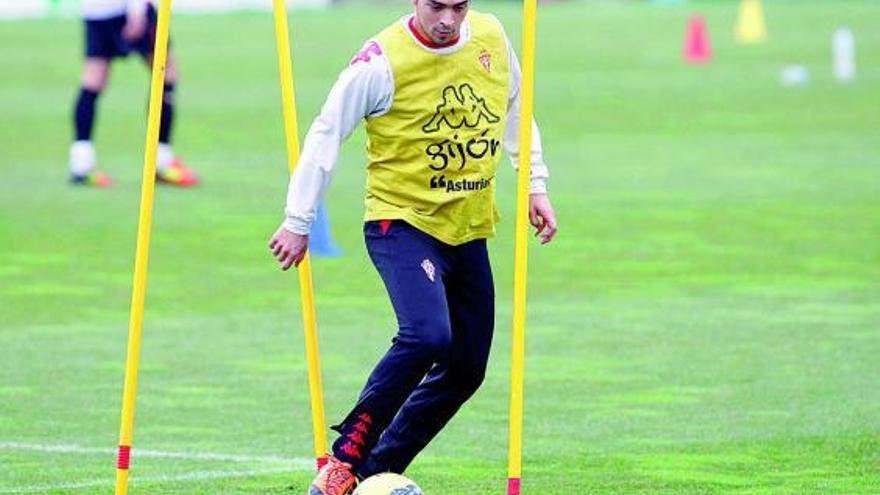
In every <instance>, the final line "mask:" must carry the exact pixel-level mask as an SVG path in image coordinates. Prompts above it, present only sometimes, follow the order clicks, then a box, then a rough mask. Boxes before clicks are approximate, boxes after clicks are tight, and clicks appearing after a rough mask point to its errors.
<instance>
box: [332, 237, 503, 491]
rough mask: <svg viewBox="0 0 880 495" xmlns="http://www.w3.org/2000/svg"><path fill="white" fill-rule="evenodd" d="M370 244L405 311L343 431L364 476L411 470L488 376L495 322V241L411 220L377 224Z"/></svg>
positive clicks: (346, 451)
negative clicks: (425, 227)
mask: <svg viewBox="0 0 880 495" xmlns="http://www.w3.org/2000/svg"><path fill="white" fill-rule="evenodd" d="M364 237H365V239H366V244H367V251H368V252H369V254H370V258H371V259H372V260H373V263H374V264H375V266H376V269H377V270H378V272H379V274H380V275H381V277H382V280H383V281H384V282H385V287H386V289H387V290H388V295H389V296H390V297H391V303H392V305H393V306H394V312H395V313H396V315H397V322H398V326H399V330H398V333H397V335H396V336H395V337H394V338H393V339H392V344H391V348H390V349H388V351H387V352H386V353H385V356H384V357H383V358H382V359H381V360H380V361H379V363H378V364H377V365H376V367H375V369H373V372H372V373H371V374H370V377H369V379H368V380H367V384H366V385H365V386H364V389H363V391H362V392H361V395H360V398H359V399H358V402H357V404H356V405H355V407H354V409H353V410H352V411H351V412H350V413H349V414H348V416H347V417H346V418H345V419H344V420H343V421H342V423H340V424H339V425H336V426H334V427H333V428H334V429H335V430H336V431H338V432H339V433H340V434H341V435H340V437H339V438H338V439H337V440H336V442H334V444H333V453H334V455H335V456H336V457H338V458H340V459H342V460H344V461H346V462H350V463H352V465H354V467H355V471H356V472H357V474H358V475H359V476H361V477H364V478H365V477H368V476H370V475H373V474H376V473H379V472H385V471H392V472H397V473H402V472H403V471H404V470H405V469H406V467H407V466H408V465H409V464H410V462H411V461H412V460H413V458H415V456H416V455H417V454H418V453H419V452H420V451H421V450H422V449H423V448H424V447H425V446H426V445H427V444H428V442H430V441H431V439H432V438H434V436H435V435H436V434H437V433H438V432H439V431H440V430H441V429H442V428H443V426H444V425H445V424H446V423H447V422H448V421H449V419H450V418H452V416H453V415H454V414H455V413H456V411H458V409H459V407H461V405H462V404H463V403H464V402H465V401H466V400H467V399H468V398H470V397H471V395H473V393H474V392H475V391H476V390H477V388H478V387H479V386H480V384H481V383H482V381H483V377H484V376H485V372H486V363H487V361H488V359H489V348H490V347H491V343H492V332H493V328H494V323H495V290H494V286H493V282H492V270H491V267H490V266H489V256H488V252H487V250H486V240H485V239H479V240H474V241H471V242H468V243H465V244H462V245H459V246H451V245H448V244H444V243H442V242H440V241H438V240H437V239H434V238H433V237H431V236H429V235H428V234H425V233H423V232H421V231H419V230H418V229H416V228H414V227H412V226H410V225H409V224H407V223H405V222H403V221H400V220H395V221H393V222H388V221H385V222H367V223H366V224H365V226H364Z"/></svg>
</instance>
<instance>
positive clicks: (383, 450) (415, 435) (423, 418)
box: [357, 240, 495, 477]
mask: <svg viewBox="0 0 880 495" xmlns="http://www.w3.org/2000/svg"><path fill="white" fill-rule="evenodd" d="M455 250H456V252H455V255H456V258H457V264H456V265H455V266H454V267H453V268H452V269H450V270H449V272H448V273H449V276H448V278H447V285H446V299H447V304H448V307H449V317H450V323H451V327H452V345H451V347H450V349H451V350H450V353H449V357H448V359H446V360H444V361H441V362H439V363H437V364H436V365H435V366H434V367H433V368H432V369H431V371H430V372H429V373H428V375H427V377H426V378H425V379H424V381H422V382H421V383H420V384H419V386H418V387H417V388H416V389H415V390H414V391H413V392H412V394H410V396H409V398H408V399H407V401H406V402H405V403H404V405H403V407H401V409H400V411H399V412H398V414H397V416H396V417H395V418H394V420H393V421H392V423H391V424H390V425H389V426H388V428H386V429H385V431H384V433H383V434H382V437H381V438H380V439H379V442H378V443H377V444H376V446H375V447H374V448H373V449H372V451H371V452H370V454H369V456H368V457H367V460H366V462H365V463H364V464H363V465H362V466H360V467H359V468H358V470H357V472H358V475H359V476H361V477H368V476H371V475H373V474H376V473H380V472H385V471H391V472H396V473H402V472H403V471H404V470H405V469H406V468H407V466H408V465H409V464H410V462H412V460H413V459H414V458H415V457H416V455H417V454H418V453H419V452H421V450H422V449H424V448H425V446H426V445H427V444H428V442H430V441H431V439H433V438H434V436H435V435H436V434H437V433H439V432H440V430H441V429H442V428H443V427H444V426H445V425H446V423H447V422H448V421H449V420H450V419H451V418H452V416H453V415H455V413H456V412H457V411H458V409H459V408H460V407H461V405H462V404H464V402H465V401H467V400H468V399H469V398H470V397H471V396H472V395H473V393H474V392H475V391H476V390H477V389H478V388H479V386H480V384H481V383H482V382H483V377H484V376H485V372H486V364H487V362H488V359H489V349H490V347H491V344H492V334H493V329H494V324H495V291H494V285H493V281H492V270H491V267H490V265H489V257H488V253H487V251H486V241H485V240H477V241H472V242H470V243H467V244H464V245H462V246H458V247H456V248H455Z"/></svg>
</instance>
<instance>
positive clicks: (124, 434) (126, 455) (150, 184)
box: [116, 0, 171, 495]
mask: <svg viewBox="0 0 880 495" xmlns="http://www.w3.org/2000/svg"><path fill="white" fill-rule="evenodd" d="M170 23H171V0H160V1H159V19H158V24H157V26H156V44H155V46H154V48H153V71H152V80H151V81H150V110H149V119H148V121H147V143H146V150H145V151H144V172H143V178H142V179H141V206H140V217H139V219H138V236H137V249H136V251H135V260H134V287H133V288H132V294H131V316H130V318H129V323H128V354H127V356H126V360H125V385H124V387H123V393H122V423H121V426H120V428H119V454H118V458H117V461H116V495H125V494H126V493H128V467H129V460H130V458H131V433H132V429H133V427H134V405H135V396H136V394H137V377H138V363H139V361H140V352H141V329H142V328H143V322H144V298H145V296H146V291H147V264H148V261H149V258H150V230H151V229H152V224H153V192H154V190H155V186H156V149H157V148H158V146H159V119H160V117H161V115H162V91H163V88H164V83H165V61H166V60H167V58H168V57H167V55H168V51H167V50H168V26H169V24H170Z"/></svg>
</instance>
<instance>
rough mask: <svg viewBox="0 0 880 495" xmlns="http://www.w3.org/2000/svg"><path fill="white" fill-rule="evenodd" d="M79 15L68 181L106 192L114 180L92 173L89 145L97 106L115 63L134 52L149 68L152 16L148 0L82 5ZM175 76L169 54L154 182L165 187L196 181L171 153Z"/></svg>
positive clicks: (153, 33) (107, 0) (100, 0)
mask: <svg viewBox="0 0 880 495" xmlns="http://www.w3.org/2000/svg"><path fill="white" fill-rule="evenodd" d="M82 15H83V20H84V21H85V59H84V61H83V71H82V80H81V83H80V84H81V86H80V90H79V95H78V96H77V99H76V104H75V106H74V129H75V140H74V142H73V144H71V145H70V180H71V182H72V183H73V184H79V185H86V186H93V187H108V186H110V185H111V184H112V180H111V179H110V177H109V176H108V175H107V174H105V173H103V172H100V171H98V170H97V169H96V158H95V147H94V145H93V144H92V130H93V129H94V126H95V106H96V103H97V100H98V97H99V96H100V95H101V92H102V91H103V90H104V88H105V87H106V86H107V81H108V79H109V76H110V65H111V63H112V61H113V59H115V58H118V57H126V56H128V54H129V53H131V52H136V53H137V54H138V55H140V56H141V58H142V59H143V60H144V62H145V63H146V64H147V67H148V68H150V67H152V64H153V45H154V42H155V38H156V11H155V9H154V8H153V6H152V5H150V3H149V0H83V3H82ZM177 75H178V68H177V63H176V62H175V59H174V56H173V54H172V53H171V51H170V50H169V53H168V62H167V64H166V68H165V85H164V91H163V94H162V119H161V125H160V128H159V149H158V156H157V160H156V179H157V180H158V181H159V182H161V183H165V184H172V185H176V186H181V187H189V186H194V185H196V184H197V183H198V182H199V179H198V176H197V175H196V173H195V172H194V171H193V170H191V169H190V168H188V167H186V166H184V165H183V163H182V162H181V161H180V159H179V158H177V157H176V156H175V155H174V152H173V150H172V148H171V124H172V122H173V121H174V87H175V84H176V82H177Z"/></svg>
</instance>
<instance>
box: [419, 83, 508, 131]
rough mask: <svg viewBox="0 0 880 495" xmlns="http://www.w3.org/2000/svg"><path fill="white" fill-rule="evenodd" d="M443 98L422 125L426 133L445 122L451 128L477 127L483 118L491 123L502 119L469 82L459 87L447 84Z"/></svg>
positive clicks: (435, 129) (437, 129)
mask: <svg viewBox="0 0 880 495" xmlns="http://www.w3.org/2000/svg"><path fill="white" fill-rule="evenodd" d="M442 98H443V101H441V102H440V104H439V105H437V109H436V111H435V112H434V115H432V116H431V119H430V120H428V122H427V123H426V124H425V125H424V126H422V130H423V131H425V132H426V133H432V132H437V131H439V130H440V125H441V124H443V123H445V124H446V125H447V126H449V127H450V128H451V129H459V128H461V127H462V126H464V127H469V128H474V127H477V125H479V124H480V121H481V120H485V121H486V122H488V123H490V124H495V123H497V122H499V121H500V120H501V118H500V117H498V115H496V114H495V113H493V112H492V110H490V109H489V105H487V104H486V100H485V98H481V97H480V96H478V95H477V94H476V93H475V92H474V88H473V87H472V86H471V85H470V84H468V83H463V84H461V85H459V86H458V87H456V86H454V85H451V86H446V87H445V88H443V95H442Z"/></svg>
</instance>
